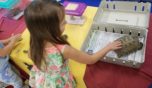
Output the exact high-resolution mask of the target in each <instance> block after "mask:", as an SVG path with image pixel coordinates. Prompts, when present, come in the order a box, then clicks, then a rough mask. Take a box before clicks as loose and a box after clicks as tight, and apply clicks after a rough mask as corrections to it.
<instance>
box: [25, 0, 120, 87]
mask: <svg viewBox="0 0 152 88" xmlns="http://www.w3.org/2000/svg"><path fill="white" fill-rule="evenodd" d="M48 1H49V2H48ZM48 1H44V0H37V1H33V2H32V3H31V4H30V5H29V6H28V7H27V8H26V10H25V14H24V15H25V21H26V24H27V27H28V30H29V32H30V58H31V59H32V61H33V62H34V65H33V68H32V69H31V72H30V82H29V83H30V85H31V87H33V88H75V87H76V84H75V81H74V79H73V76H72V74H71V73H70V71H69V67H68V59H69V58H70V59H73V60H75V61H78V62H80V63H84V64H94V63H96V62H97V61H98V60H100V59H101V58H103V57H104V55H105V54H106V53H107V52H109V51H111V50H116V49H119V48H121V43H120V42H118V41H117V42H113V43H110V44H108V45H107V46H106V47H105V48H103V49H102V50H100V51H99V52H97V53H95V54H93V55H88V54H87V53H84V52H81V51H78V50H76V49H74V48H73V47H71V46H70V45H69V43H68V42H67V41H66V40H64V39H63V38H62V37H61V34H62V33H63V31H64V28H65V24H66V21H65V12H64V7H63V6H62V5H61V4H59V3H58V2H55V1H51V0H48Z"/></svg>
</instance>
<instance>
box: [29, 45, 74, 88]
mask: <svg viewBox="0 0 152 88" xmlns="http://www.w3.org/2000/svg"><path fill="white" fill-rule="evenodd" d="M64 47H65V45H57V46H56V47H51V48H46V52H47V57H46V65H47V66H46V70H45V71H41V70H39V69H38V68H37V67H36V66H35V65H33V68H32V69H31V71H30V79H29V84H30V86H31V87H32V88H75V87H76V84H75V80H74V79H73V76H72V74H71V73H70V71H69V67H68V60H66V61H65V60H64V59H63V57H62V55H61V53H62V52H63V50H64ZM59 50H60V51H59ZM60 52H61V53H60ZM63 60H64V61H63Z"/></svg>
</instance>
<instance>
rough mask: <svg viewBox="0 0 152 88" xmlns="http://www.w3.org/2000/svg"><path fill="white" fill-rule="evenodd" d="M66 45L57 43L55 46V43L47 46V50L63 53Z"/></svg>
mask: <svg viewBox="0 0 152 88" xmlns="http://www.w3.org/2000/svg"><path fill="white" fill-rule="evenodd" d="M65 46H66V44H56V45H55V46H53V45H52V46H47V47H46V48H45V51H46V52H49V53H54V52H61V53H63V51H64V48H65Z"/></svg>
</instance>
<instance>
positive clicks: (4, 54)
mask: <svg viewBox="0 0 152 88" xmlns="http://www.w3.org/2000/svg"><path fill="white" fill-rule="evenodd" d="M20 38H21V35H20V34H17V35H13V36H12V37H10V38H8V39H5V40H0V82H4V83H6V84H9V85H12V86H13V87H14V88H23V84H22V80H21V78H20V77H19V76H18V75H17V74H16V73H15V72H14V71H13V70H12V68H11V65H10V63H9V62H8V60H9V56H8V55H9V54H10V52H11V50H12V49H13V48H14V46H15V44H16V42H17V41H18V40H19V39H20Z"/></svg>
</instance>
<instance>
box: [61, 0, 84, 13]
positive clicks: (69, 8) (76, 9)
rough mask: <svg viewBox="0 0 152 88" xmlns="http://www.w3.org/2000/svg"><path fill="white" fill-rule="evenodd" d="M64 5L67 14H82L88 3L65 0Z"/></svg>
mask: <svg viewBox="0 0 152 88" xmlns="http://www.w3.org/2000/svg"><path fill="white" fill-rule="evenodd" d="M63 6H64V7H65V12H66V14H67V15H73V16H82V14H83V12H84V11H85V9H86V7H87V5H86V4H85V3H82V2H69V1H64V3H63Z"/></svg>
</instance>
